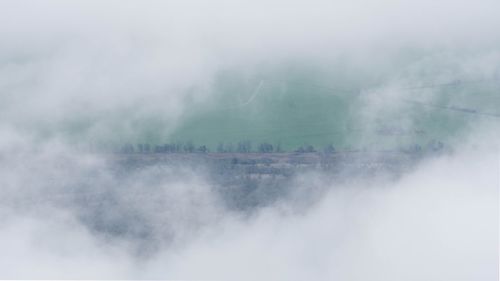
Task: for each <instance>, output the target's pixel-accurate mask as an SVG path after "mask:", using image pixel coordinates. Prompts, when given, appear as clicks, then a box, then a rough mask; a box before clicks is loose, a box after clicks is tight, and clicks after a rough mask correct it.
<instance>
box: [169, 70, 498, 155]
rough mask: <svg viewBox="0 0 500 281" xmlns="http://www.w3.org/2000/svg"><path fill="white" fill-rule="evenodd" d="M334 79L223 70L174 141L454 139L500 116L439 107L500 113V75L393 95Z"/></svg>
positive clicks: (343, 144) (379, 144)
mask: <svg viewBox="0 0 500 281" xmlns="http://www.w3.org/2000/svg"><path fill="white" fill-rule="evenodd" d="M336 82H337V83H336V84H335V81H332V80H329V79H327V78H326V77H321V78H320V79H318V78H317V76H315V77H313V78H312V77H308V76H307V75H303V76H299V75H295V76H293V75H291V77H290V76H289V77H286V76H285V77H283V75H281V76H279V75H278V78H274V77H271V78H268V77H264V78H262V77H259V78H252V79H247V80H244V79H240V78H238V77H224V78H223V79H220V81H218V83H217V84H216V85H215V86H214V92H215V94H214V98H213V99H212V100H210V102H205V103H199V104H193V105H192V106H191V107H190V110H188V111H187V112H186V114H185V115H184V116H183V117H182V118H181V120H183V122H182V123H181V124H180V125H179V126H178V127H177V129H176V130H175V131H174V132H173V134H172V135H171V137H170V138H169V141H193V142H194V143H195V144H207V145H208V146H209V147H210V148H211V149H214V148H215V147H216V145H217V144H218V143H220V142H225V143H237V142H238V141H241V140H250V141H252V143H253V144H254V147H255V145H256V144H258V143H261V142H269V143H272V144H280V145H281V146H282V147H283V148H284V149H286V150H292V149H295V148H297V147H298V146H301V145H304V144H311V145H313V146H315V147H322V146H325V145H327V144H330V143H331V144H333V145H334V146H335V147H338V148H341V149H362V148H368V149H369V148H376V149H388V148H389V149H390V148H395V147H398V146H406V145H410V144H414V143H419V144H423V145H424V144H425V143H427V142H428V141H430V140H440V141H444V142H453V141H454V140H456V139H457V138H458V137H460V135H461V134H463V133H464V132H466V131H468V129H470V128H471V126H474V125H475V124H479V123H482V122H484V121H486V122H498V120H499V118H495V117H487V116H480V115H477V114H470V113H466V112H460V111H459V110H451V109H450V108H448V109H447V108H440V107H439V106H447V107H454V108H467V109H475V110H477V112H488V113H495V114H498V113H500V110H499V108H500V98H499V96H498V94H497V91H498V89H499V88H500V87H498V81H483V82H477V83H476V82H469V81H463V82H461V83H459V84H457V85H451V86H450V85H436V86H433V87H431V88H425V87H423V88H422V89H418V88H412V89H407V88H396V89H393V91H399V92H401V94H397V95H396V98H391V99H387V98H384V96H383V95H381V96H380V97H378V96H377V95H374V94H370V93H368V92H366V90H365V89H363V88H362V87H360V86H364V85H363V84H362V83H360V82H359V81H345V80H344V81H336ZM365 86H366V87H367V88H368V89H369V88H370V87H372V88H373V87H377V85H376V84H372V85H365ZM400 96H404V97H405V98H404V99H402V98H399V97H400ZM427 96H432V99H429V98H428V97H427ZM408 97H410V98H408ZM422 97H423V98H424V99H423V98H422ZM412 101H418V102H423V103H422V104H419V103H412ZM424 103H425V104H424ZM372 104H375V105H377V104H380V106H379V107H376V106H375V109H374V106H373V105H372ZM367 112H368V113H367ZM458 139H459V138H458Z"/></svg>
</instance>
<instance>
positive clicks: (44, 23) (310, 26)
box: [0, 0, 500, 280]
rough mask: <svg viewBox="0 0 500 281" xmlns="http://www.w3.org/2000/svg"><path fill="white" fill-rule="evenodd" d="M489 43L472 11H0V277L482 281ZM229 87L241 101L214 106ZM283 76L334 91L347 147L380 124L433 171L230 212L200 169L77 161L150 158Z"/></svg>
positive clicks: (489, 193)
mask: <svg viewBox="0 0 500 281" xmlns="http://www.w3.org/2000/svg"><path fill="white" fill-rule="evenodd" d="M498 26H500V4H499V3H498V1H487V0H483V1H475V2H471V1H449V0H445V1H440V2H436V1H427V0H424V1H410V0H408V1H388V0H387V1H386V0H384V1H369V0H362V1H361V0H360V1H315V2H314V3H305V2H298V1H291V2H290V1H288V2H285V1H273V2H269V1H252V2H245V3H243V2H240V1H236V2H229V1H211V2H210V3H209V2H207V3H200V2H196V1H147V2H139V1H106V2H102V1H71V2H67V1H1V2H0V218H1V219H0V249H2V255H1V257H0V278H8V279H18V278H35V279H44V278H54V279H56V278H57V279H64V278H68V279H83V278H97V279H117V278H124V279H125V278H126V279H156V278H161V279H272V280H299V279H320V280H366V279H371V280H497V279H498V271H499V269H498V262H499V260H498V249H499V245H498V240H499V233H498V223H499V217H498V211H499V210H498V199H499V193H498V187H499V186H500V177H499V175H500V149H499V143H498V139H499V137H500V135H499V132H500V118H499V117H498V116H500V115H499V114H500V111H499V108H500V96H499V95H498V90H499V89H500V82H499V79H500V34H499V33H498ZM290 69H293V71H290ZM296 69H299V70H296ZM227 73H231V75H233V76H234V77H236V78H235V80H238V79H241V80H242V81H245V85H246V86H245V87H246V88H245V89H243V90H242V92H244V93H242V92H238V91H228V92H227V91H226V92H224V94H221V89H222V88H224V85H223V86H220V85H221V81H223V82H224V80H223V79H222V80H221V78H220V77H221V75H222V76H224V75H225V74H227ZM297 73H300V75H297ZM304 73H306V74H304ZM294 75H295V76H301V77H306V79H305V80H306V82H304V83H308V85H312V86H314V85H316V86H318V85H319V86H321V87H333V88H336V87H337V86H339V87H340V89H347V90H349V91H344V92H345V93H343V94H342V95H344V97H345V96H347V98H348V100H349V101H352V103H353V104H355V106H353V107H352V108H349V110H348V113H349V114H348V115H349V116H346V119H345V120H344V121H342V122H344V123H345V124H344V123H342V126H347V127H356V128H359V129H360V131H361V133H360V134H359V135H356V136H355V137H347V136H346V137H345V138H342V140H343V141H345V142H349V146H352V147H362V148H363V149H370V148H371V147H378V145H379V140H378V139H376V138H374V136H373V134H372V132H373V131H374V130H375V129H377V128H378V127H377V126H379V125H380V123H385V122H389V121H390V122H389V123H391V122H392V123H391V124H397V126H401V127H404V128H405V130H407V131H410V130H416V129H420V128H422V127H425V128H426V134H428V135H429V136H427V135H426V136H425V137H426V138H429V139H431V138H436V139H440V140H443V141H445V142H446V147H447V150H446V153H442V154H439V155H432V156H429V157H424V158H423V159H421V160H420V161H418V163H416V164H415V165H413V166H411V169H410V170H408V171H405V172H404V173H402V174H398V175H397V176H395V177H386V176H384V175H380V176H377V175H375V176H372V177H348V178H343V179H342V180H338V181H335V180H334V181H332V180H331V179H330V178H329V177H328V175H326V174H324V172H321V171H309V172H306V173H300V174H298V175H296V176H295V177H293V178H292V179H291V180H290V182H288V183H287V186H286V189H287V190H288V191H287V193H286V196H285V195H284V196H281V197H280V196H278V197H277V198H276V199H273V200H270V201H269V202H267V201H266V204H261V205H260V204H257V205H256V206H255V207H254V208H251V209H245V210H240V209H238V208H235V207H234V203H233V205H231V204H228V202H227V199H226V198H225V197H224V193H223V192H221V187H220V186H219V185H218V183H217V182H214V181H213V180H211V174H210V170H209V169H207V168H206V167H204V166H203V165H189V164H186V165H174V166H169V165H160V164H158V165H148V166H144V167H142V168H139V169H131V170H123V169H122V168H120V167H119V166H117V165H116V157H117V156H116V154H115V153H111V152H109V151H104V152H103V151H99V150H98V149H97V150H96V149H94V148H95V147H99V146H101V145H108V146H114V145H116V146H119V145H123V144H124V143H139V142H151V143H152V144H154V143H155V142H158V143H159V142H161V141H165V140H168V139H169V138H170V137H171V136H173V135H176V134H177V135H178V134H179V133H178V130H179V128H182V126H183V125H184V124H185V123H186V120H187V118H188V117H189V116H193V115H196V114H199V115H200V116H201V117H200V118H201V119H203V118H204V117H203V116H204V115H203V114H204V112H205V109H207V108H210V109H214V108H215V109H216V110H217V109H220V108H228V107H231V106H233V107H234V106H235V104H232V103H231V102H232V101H233V100H239V101H240V103H241V104H240V105H239V106H241V105H245V106H246V105H247V104H249V102H248V101H252V99H255V100H258V99H259V98H260V96H256V97H252V96H253V95H254V93H255V91H256V90H255V89H257V90H259V91H260V88H263V86H262V83H263V82H262V81H271V80H272V79H275V81H281V82H277V83H275V84H276V85H278V86H280V85H282V86H283V85H284V86H283V87H288V88H290V87H293V84H292V83H290V84H286V83H284V82H282V81H287V80H293V79H296V78H294V77H292V76H294ZM226 76H227V75H226ZM233 76H231V77H233ZM266 79H267V80H266ZM280 79H281V80H280ZM299 80H300V79H299ZM457 81H458V82H459V83H463V84H464V85H462V84H460V85H459V86H455V88H451V89H452V90H442V89H439V88H436V87H434V86H432V85H440V84H447V83H454V82H457ZM230 82H231V81H230ZM266 83H268V85H267V86H266V87H268V88H267V90H262V91H263V93H261V96H263V95H265V94H267V93H270V92H272V91H273V89H274V88H273V87H277V86H276V85H274V86H270V84H269V83H270V82H266ZM279 83H282V84H279ZM428 85H431V87H429V86H428ZM319 86H318V87H319ZM418 87H421V88H422V89H417V88H418ZM416 89H417V90H416ZM446 91H448V92H446ZM248 93H250V94H248ZM450 93H451V94H450ZM332 94H335V93H332ZM301 95H306V96H310V97H311V98H313V97H315V93H314V92H313V91H312V90H310V91H309V90H308V91H306V92H303V93H301ZM236 96H237V97H238V98H234V97H236ZM242 96H243V97H249V98H251V99H248V98H247V99H244V98H241V97H242ZM351 98H352V100H351ZM236 105H237V104H236ZM252 106H253V107H255V108H259V107H260V103H259V102H258V101H256V102H253V104H252ZM255 108H252V110H255ZM242 111H243V110H242ZM436 112H437V113H436ZM249 118H250V117H249ZM251 122H252V120H251V118H250V123H251ZM270 122H271V121H270ZM337 125H338V124H337V123H336V125H335V126H337ZM332 126H334V125H332ZM339 126H340V125H339ZM277 129H279V128H277ZM224 137H225V136H222V135H221V138H224ZM194 141H198V140H194ZM284 141H286V140H284ZM418 141H420V140H417V137H415V136H408V137H406V138H405V139H404V140H399V139H398V140H397V141H387V144H385V146H387V145H394V146H395V147H396V148H399V146H402V145H403V144H407V143H412V142H418ZM198 142H199V143H203V140H200V141H198ZM344 146H345V147H348V145H344ZM222 190H223V189H222ZM236 203H237V202H236Z"/></svg>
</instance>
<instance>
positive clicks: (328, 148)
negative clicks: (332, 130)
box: [323, 144, 335, 154]
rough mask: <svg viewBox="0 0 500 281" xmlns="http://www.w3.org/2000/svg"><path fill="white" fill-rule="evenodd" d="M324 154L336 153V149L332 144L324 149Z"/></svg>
mask: <svg viewBox="0 0 500 281" xmlns="http://www.w3.org/2000/svg"><path fill="white" fill-rule="evenodd" d="M323 152H324V153H325V154H332V153H335V147H333V145H332V144H329V145H327V146H325V148H323Z"/></svg>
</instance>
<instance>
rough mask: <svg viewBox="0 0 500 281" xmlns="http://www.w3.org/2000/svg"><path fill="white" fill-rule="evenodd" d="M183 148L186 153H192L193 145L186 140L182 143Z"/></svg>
mask: <svg viewBox="0 0 500 281" xmlns="http://www.w3.org/2000/svg"><path fill="white" fill-rule="evenodd" d="M183 149H184V152H186V153H192V152H194V145H193V143H192V142H191V141H188V142H186V143H185V144H184V147H183Z"/></svg>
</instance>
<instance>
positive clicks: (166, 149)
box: [119, 141, 335, 153]
mask: <svg viewBox="0 0 500 281" xmlns="http://www.w3.org/2000/svg"><path fill="white" fill-rule="evenodd" d="M119 152H121V153H209V152H211V151H210V149H209V148H208V147H207V146H206V145H200V146H196V145H195V144H193V142H191V141H188V142H176V143H167V144H162V145H150V144H148V143H139V144H136V145H133V144H130V143H127V144H125V145H123V146H122V147H121V148H120V149H119ZM215 152H217V153H283V152H287V151H285V150H284V149H283V148H282V147H281V144H279V143H278V144H275V145H273V144H271V143H268V142H262V143H259V144H258V145H257V146H256V147H255V148H254V147H253V145H252V142H251V141H240V142H237V143H236V144H233V143H231V142H228V143H224V142H220V143H219V144H218V145H217V147H216V149H215ZM292 152H296V153H313V152H318V150H317V149H316V148H315V147H314V146H312V145H302V146H299V147H298V148H297V149H295V150H293V151H292ZM319 152H323V153H335V148H334V146H333V145H332V144H329V145H327V146H325V147H323V148H321V149H320V150H319Z"/></svg>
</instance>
